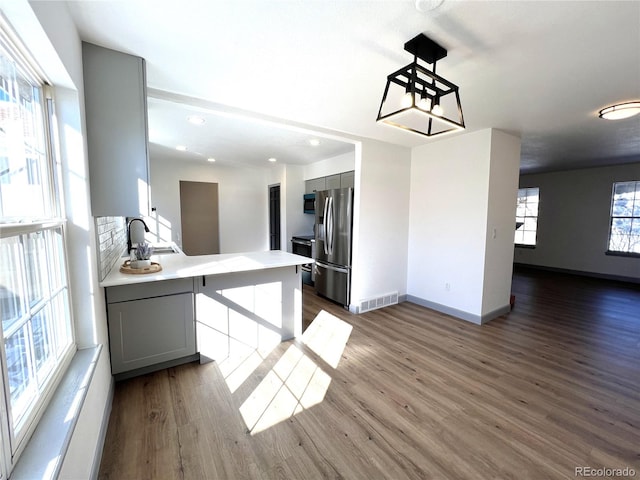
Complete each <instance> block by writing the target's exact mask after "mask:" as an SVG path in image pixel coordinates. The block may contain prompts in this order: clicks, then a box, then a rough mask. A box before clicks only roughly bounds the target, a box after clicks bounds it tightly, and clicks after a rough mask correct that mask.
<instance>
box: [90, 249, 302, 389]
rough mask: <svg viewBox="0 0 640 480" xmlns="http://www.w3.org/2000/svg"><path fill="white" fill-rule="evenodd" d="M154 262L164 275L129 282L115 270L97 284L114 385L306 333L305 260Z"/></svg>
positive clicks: (266, 256)
mask: <svg viewBox="0 0 640 480" xmlns="http://www.w3.org/2000/svg"><path fill="white" fill-rule="evenodd" d="M152 260H153V261H154V262H158V263H160V265H161V266H162V270H161V271H159V272H156V273H149V274H141V275H131V274H126V273H121V272H120V270H119V268H120V264H117V265H116V266H114V268H113V269H112V271H111V272H110V273H109V274H108V275H107V276H106V277H105V279H104V280H103V281H102V282H101V283H100V286H102V287H105V295H106V300H107V313H108V323H109V344H110V352H111V368H112V373H113V374H114V376H115V377H116V379H117V380H120V379H124V378H129V377H132V376H135V375H140V374H144V373H148V372H151V371H154V370H158V369H161V368H166V367H169V366H174V365H178V364H180V363H185V362H188V361H194V360H197V359H200V362H201V363H204V362H207V361H211V360H223V359H225V358H227V357H229V356H231V355H235V354H236V353H238V352H246V351H247V349H254V350H255V349H259V350H267V349H270V348H273V347H275V345H276V344H278V343H280V342H281V341H283V340H288V339H291V338H293V337H296V336H299V335H300V334H301V333H302V286H301V265H303V264H307V263H309V259H308V258H307V257H302V256H299V255H294V254H291V253H287V252H283V251H279V250H275V251H263V252H248V253H237V254H219V255H198V256H187V255H185V254H184V253H175V254H167V255H157V256H153V257H152Z"/></svg>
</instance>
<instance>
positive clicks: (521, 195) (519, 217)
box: [515, 187, 540, 247]
mask: <svg viewBox="0 0 640 480" xmlns="http://www.w3.org/2000/svg"><path fill="white" fill-rule="evenodd" d="M539 202H540V189H539V188H538V187H532V188H520V189H519V190H518V201H517V204H516V234H515V244H516V245H521V246H529V247H534V246H535V245H536V235H537V231H538V204H539Z"/></svg>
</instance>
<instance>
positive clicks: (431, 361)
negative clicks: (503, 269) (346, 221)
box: [99, 270, 640, 480]
mask: <svg viewBox="0 0 640 480" xmlns="http://www.w3.org/2000/svg"><path fill="white" fill-rule="evenodd" d="M513 293H514V294H515V295H516V303H515V308H514V309H513V311H512V312H511V313H510V314H509V315H506V316H504V317H501V318H498V319H496V320H493V321H492V322H490V323H488V324H486V325H483V326H477V325H473V324H470V323H467V322H464V321H461V320H456V319H454V318H451V317H448V316H446V315H443V314H439V313H437V312H434V311H431V310H428V309H425V308H422V307H419V306H417V305H414V304H411V303H402V304H400V305H397V306H392V307H387V308H385V309H381V310H377V311H372V312H369V313H366V314H363V315H351V314H349V313H348V312H347V311H345V310H344V309H342V308H340V307H338V306H335V305H333V304H332V303H329V302H327V301H325V300H323V299H321V298H319V297H317V296H316V295H315V294H314V293H313V291H312V290H305V292H304V321H305V324H309V323H311V321H313V320H314V319H315V318H316V315H317V314H318V313H319V312H320V311H322V310H324V311H326V312H328V313H330V314H332V315H334V316H335V317H337V318H339V319H341V320H342V321H340V320H335V319H333V318H331V317H330V316H327V317H322V319H323V320H322V321H324V320H327V321H326V322H325V323H323V324H322V325H323V327H322V328H317V329H316V330H317V335H316V336H315V337H314V339H312V340H309V341H307V343H304V342H302V341H301V340H296V341H294V342H286V343H283V344H281V345H279V346H278V347H277V348H276V349H275V350H273V351H272V352H270V353H265V352H262V356H263V357H264V359H263V360H262V362H261V363H260V364H259V365H258V366H257V368H255V369H253V368H249V369H246V370H247V371H246V372H244V373H243V370H242V369H243V367H246V366H247V365H248V364H249V363H248V362H245V364H242V363H240V364H238V365H237V366H236V368H235V369H233V372H232V373H233V374H234V375H238V374H241V373H242V375H243V376H242V378H244V381H242V382H237V381H234V384H233V385H238V384H240V386H239V387H237V388H236V387H235V386H234V391H231V390H230V388H229V387H228V386H227V381H226V380H225V375H226V376H227V377H229V375H230V373H229V371H228V370H229V369H228V368H227V367H228V366H224V365H220V366H219V365H217V364H208V365H198V364H189V365H183V366H180V367H177V368H171V369H168V370H164V371H161V372H156V373H154V374H150V375H146V376H143V377H138V378H134V379H131V380H127V381H123V382H120V383H117V384H116V391H115V398H114V403H113V410H112V414H111V418H110V423H109V429H108V433H107V440H106V444H105V448H104V453H103V458H102V464H101V468H100V474H99V477H100V478H102V479H118V480H121V479H136V480H137V479H197V480H199V479H212V480H218V479H221V480H231V479H296V480H301V479H321V478H343V479H368V480H372V479H374V480H375V479H393V480H400V479H428V478H433V479H456V480H458V479H474V480H476V479H519V480H520V479H532V480H542V479H565V478H567V479H568V478H576V476H575V468H576V467H591V468H594V469H595V468H625V467H629V468H632V469H634V470H635V474H636V477H640V285H630V284H624V283H618V282H611V281H604V280H597V279H589V278H582V277H576V276H571V275H563V274H556V273H548V272H539V271H534V270H517V271H516V274H515V275H514V281H513ZM319 318H320V317H319ZM318 322H319V323H317V324H316V326H317V325H320V324H321V323H320V320H318ZM332 322H333V323H332ZM342 322H346V324H349V325H351V326H352V327H353V329H352V331H351V332H350V336H349V338H348V341H347V343H346V347H345V348H344V351H342V352H340V351H338V352H337V354H338V357H337V358H339V363H338V364H337V368H334V365H335V362H334V361H333V360H332V359H331V355H326V353H327V349H329V350H330V349H331V348H332V347H335V346H340V343H341V340H342V339H343V338H344V334H345V329H344V328H342V330H340V332H342V333H340V335H338V334H336V333H335V332H337V331H338V330H339V329H338V327H345V324H344V323H342ZM332 326H333V327H336V328H335V329H334V330H331V328H332ZM312 328H314V326H313V325H312V327H310V328H309V330H308V332H310V331H311V329H312ZM346 331H348V329H347V330H346ZM323 349H325V351H324V352H323ZM330 353H332V354H333V355H334V356H335V354H336V352H330ZM223 371H224V372H225V374H223ZM236 380H237V378H236ZM327 385H328V388H326V387H327ZM325 390H326V391H325ZM261 402H262V403H261ZM262 405H264V406H265V407H264V412H262V411H261V410H263V407H262ZM256 406H261V407H260V408H256ZM293 412H296V413H295V415H292V413H293ZM269 419H271V420H272V421H271V422H269V421H268V420H269ZM278 420H280V421H278ZM271 423H273V425H271V426H269V425H270V424H271ZM592 478H603V477H592Z"/></svg>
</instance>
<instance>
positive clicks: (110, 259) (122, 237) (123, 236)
mask: <svg viewBox="0 0 640 480" xmlns="http://www.w3.org/2000/svg"><path fill="white" fill-rule="evenodd" d="M95 222H96V234H97V236H98V273H99V276H100V280H101V281H102V280H104V277H106V276H107V273H109V271H110V270H111V269H112V268H113V266H114V265H115V264H116V263H118V262H119V261H120V260H121V259H122V254H123V253H124V251H125V250H126V248H127V223H126V219H125V218H124V217H95Z"/></svg>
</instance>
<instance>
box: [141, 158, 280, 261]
mask: <svg viewBox="0 0 640 480" xmlns="http://www.w3.org/2000/svg"><path fill="white" fill-rule="evenodd" d="M149 165H150V173H151V175H150V176H151V204H152V206H153V207H156V209H157V212H156V213H157V214H158V215H159V216H160V217H162V218H163V219H164V221H166V222H168V223H169V224H170V225H171V237H172V240H173V241H174V242H176V243H177V244H178V245H181V244H182V234H181V228H180V180H187V181H195V182H212V183H218V202H219V219H220V252H221V253H238V252H248V251H262V250H268V249H269V225H268V220H269V218H268V207H269V205H268V185H269V184H270V183H278V182H276V181H274V178H275V179H277V178H279V177H278V173H275V175H276V177H274V174H273V172H271V171H270V169H269V168H244V167H229V166H224V165H215V164H210V163H197V162H190V161H185V162H181V161H178V160H177V159H176V158H175V157H173V156H171V154H170V153H169V154H166V153H164V152H158V151H157V150H155V149H152V150H151V152H150V159H149ZM278 168H279V167H277V166H274V169H278ZM164 240H167V239H166V238H164Z"/></svg>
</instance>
